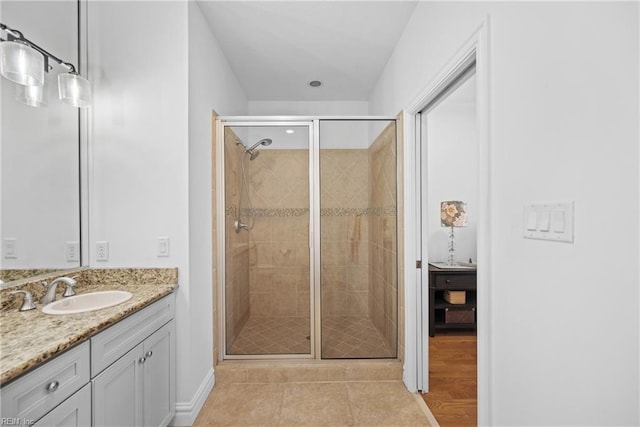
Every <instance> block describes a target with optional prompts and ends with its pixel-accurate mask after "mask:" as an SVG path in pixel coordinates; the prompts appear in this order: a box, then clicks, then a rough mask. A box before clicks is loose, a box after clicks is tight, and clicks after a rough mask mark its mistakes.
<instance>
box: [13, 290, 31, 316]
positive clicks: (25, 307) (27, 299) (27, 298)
mask: <svg viewBox="0 0 640 427" xmlns="http://www.w3.org/2000/svg"><path fill="white" fill-rule="evenodd" d="M15 294H24V300H23V301H22V306H21V307H20V311H29V310H33V309H35V308H36V305H35V304H34V303H33V295H31V292H29V291H24V290H18V291H13V292H11V295H15Z"/></svg>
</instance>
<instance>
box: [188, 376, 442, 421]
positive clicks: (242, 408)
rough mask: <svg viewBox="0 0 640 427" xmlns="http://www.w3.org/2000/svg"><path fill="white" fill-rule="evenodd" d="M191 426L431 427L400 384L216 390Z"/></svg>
mask: <svg viewBox="0 0 640 427" xmlns="http://www.w3.org/2000/svg"><path fill="white" fill-rule="evenodd" d="M193 425H194V426H195V427H203V426H437V422H435V419H434V418H433V415H431V413H430V412H429V410H428V409H427V407H426V405H425V404H424V402H423V401H422V399H421V398H420V397H419V395H417V394H416V395H414V394H411V393H409V392H408V391H407V390H406V388H405V387H404V385H403V384H402V382H401V381H368V382H314V383H304V382H300V383H257V384H256V383H254V384H220V385H216V386H215V387H214V389H213V391H212V392H211V394H210V395H209V397H208V398H207V401H206V402H205V404H204V406H203V408H202V410H201V411H200V414H199V415H198V417H197V419H196V421H195V423H194V424H193Z"/></svg>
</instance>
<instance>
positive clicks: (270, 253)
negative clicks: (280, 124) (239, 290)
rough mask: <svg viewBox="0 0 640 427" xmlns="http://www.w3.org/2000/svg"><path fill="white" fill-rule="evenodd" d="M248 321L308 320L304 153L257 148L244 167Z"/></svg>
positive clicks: (306, 167) (306, 170) (306, 153)
mask: <svg viewBox="0 0 640 427" xmlns="http://www.w3.org/2000/svg"><path fill="white" fill-rule="evenodd" d="M249 182H250V184H249V192H250V195H251V202H252V209H251V210H250V212H249V215H251V219H252V221H253V229H252V230H251V233H249V235H250V239H251V241H250V257H249V263H250V295H251V317H252V318H254V317H305V318H308V317H309V307H310V294H309V253H310V252H309V151H308V150H277V149H271V150H269V149H263V150H260V155H259V156H258V157H257V158H255V160H253V161H251V162H250V167H249Z"/></svg>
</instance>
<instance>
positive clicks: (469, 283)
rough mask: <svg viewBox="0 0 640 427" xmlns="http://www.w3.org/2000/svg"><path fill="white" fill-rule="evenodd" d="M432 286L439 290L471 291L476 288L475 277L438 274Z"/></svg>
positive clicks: (473, 275)
mask: <svg viewBox="0 0 640 427" xmlns="http://www.w3.org/2000/svg"><path fill="white" fill-rule="evenodd" d="M434 286H435V287H436V288H441V289H473V288H475V287H476V275H475V274H438V275H436V277H435V284H434Z"/></svg>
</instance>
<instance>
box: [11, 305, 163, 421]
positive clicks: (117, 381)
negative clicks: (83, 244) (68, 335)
mask: <svg viewBox="0 0 640 427" xmlns="http://www.w3.org/2000/svg"><path fill="white" fill-rule="evenodd" d="M174 300H175V296H174V294H173V293H172V294H169V295H167V296H165V297H163V298H161V299H159V300H158V301H156V302H154V303H152V304H150V305H149V306H147V307H145V308H143V309H141V310H140V311H138V312H136V313H134V314H132V315H130V316H128V317H126V318H124V319H123V320H121V321H119V322H117V323H116V324H114V325H113V326H111V327H109V328H107V329H105V330H104V331H102V332H100V333H98V334H96V335H94V336H93V337H91V338H90V339H88V340H86V341H84V342H82V343H81V344H78V345H76V346H75V347H73V348H71V349H69V350H67V351H65V352H64V353H62V354H60V355H59V356H57V357H55V358H53V359H52V360H50V361H48V362H47V363H45V364H43V365H42V366H39V367H38V368H36V369H34V370H33V371H31V372H29V373H27V374H25V375H24V376H22V377H20V378H18V379H16V380H15V381H13V382H10V383H8V384H7V385H5V386H3V387H2V388H1V389H0V403H1V405H2V406H1V412H0V418H1V419H2V420H5V421H2V423H0V424H7V423H14V425H36V426H56V427H71V426H74V427H87V426H120V427H129V426H131V427H134V426H136V427H137V426H145V427H146V426H154V427H155V426H162V427H164V426H166V425H168V424H169V422H171V420H172V419H173V417H174V416H175V400H176V399H175V384H176V380H175V375H176V374H175V339H176V338H175V335H176V332H175V321H174V320H173V318H174ZM15 423H18V424H15Z"/></svg>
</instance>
